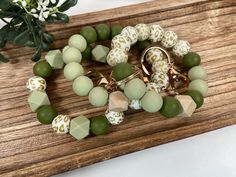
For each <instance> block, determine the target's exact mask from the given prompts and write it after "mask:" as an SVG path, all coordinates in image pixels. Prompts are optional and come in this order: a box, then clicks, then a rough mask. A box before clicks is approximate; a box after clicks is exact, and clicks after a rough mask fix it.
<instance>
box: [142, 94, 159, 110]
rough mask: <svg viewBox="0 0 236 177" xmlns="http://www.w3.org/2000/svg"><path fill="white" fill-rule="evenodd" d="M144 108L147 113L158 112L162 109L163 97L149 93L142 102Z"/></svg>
mask: <svg viewBox="0 0 236 177" xmlns="http://www.w3.org/2000/svg"><path fill="white" fill-rule="evenodd" d="M140 103H141V106H142V108H143V109H144V110H145V111H147V112H152V113H153V112H157V111H159V110H160V109H161V107H162V104H163V100H162V96H161V95H160V94H159V93H157V92H156V91H153V90H152V91H148V92H147V93H146V94H145V95H144V96H143V98H142V99H141V101H140Z"/></svg>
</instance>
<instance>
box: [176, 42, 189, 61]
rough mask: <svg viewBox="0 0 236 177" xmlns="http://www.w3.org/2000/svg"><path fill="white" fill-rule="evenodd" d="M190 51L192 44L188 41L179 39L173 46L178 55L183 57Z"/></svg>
mask: <svg viewBox="0 0 236 177" xmlns="http://www.w3.org/2000/svg"><path fill="white" fill-rule="evenodd" d="M189 51H190V44H189V42H188V41H183V40H179V41H177V43H176V44H175V46H174V47H173V52H174V54H175V55H176V56H178V57H182V56H184V55H186V54H187V53H188V52H189Z"/></svg>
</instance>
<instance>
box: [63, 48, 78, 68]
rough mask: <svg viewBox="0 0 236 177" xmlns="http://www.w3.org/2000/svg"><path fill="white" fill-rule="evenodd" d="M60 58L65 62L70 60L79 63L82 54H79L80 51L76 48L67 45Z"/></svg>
mask: <svg viewBox="0 0 236 177" xmlns="http://www.w3.org/2000/svg"><path fill="white" fill-rule="evenodd" d="M62 58H63V61H64V63H66V64H68V63H70V62H77V63H80V62H81V59H82V55H81V52H80V51H79V50H78V49H77V48H74V47H69V48H67V49H66V50H65V51H64V52H63V54H62Z"/></svg>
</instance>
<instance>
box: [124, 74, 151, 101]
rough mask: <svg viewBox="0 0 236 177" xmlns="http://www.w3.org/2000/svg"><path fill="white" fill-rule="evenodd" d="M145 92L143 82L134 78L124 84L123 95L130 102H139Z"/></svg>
mask: <svg viewBox="0 0 236 177" xmlns="http://www.w3.org/2000/svg"><path fill="white" fill-rule="evenodd" d="M146 90H147V89H146V85H145V83H144V82H143V80H141V79H139V78H135V79H132V80H131V81H129V82H128V83H127V84H125V88H124V93H125V95H126V96H127V97H128V98H129V99H130V100H139V99H140V98H142V97H143V95H144V94H145V92H146Z"/></svg>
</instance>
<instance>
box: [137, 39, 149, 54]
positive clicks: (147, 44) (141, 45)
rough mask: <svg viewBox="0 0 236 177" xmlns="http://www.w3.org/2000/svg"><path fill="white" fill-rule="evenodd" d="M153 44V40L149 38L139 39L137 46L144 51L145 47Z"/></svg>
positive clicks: (140, 50)
mask: <svg viewBox="0 0 236 177" xmlns="http://www.w3.org/2000/svg"><path fill="white" fill-rule="evenodd" d="M150 46H151V42H150V41H148V40H145V41H138V42H137V44H136V47H137V48H138V50H139V52H143V51H144V49H146V48H148V47H150Z"/></svg>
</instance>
